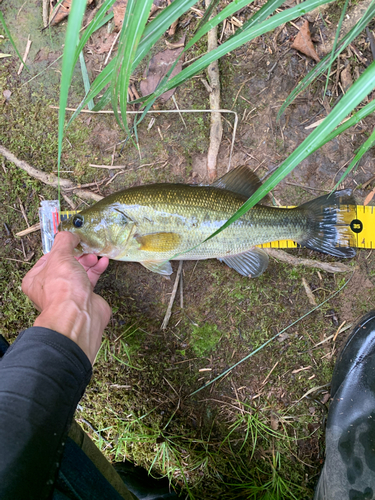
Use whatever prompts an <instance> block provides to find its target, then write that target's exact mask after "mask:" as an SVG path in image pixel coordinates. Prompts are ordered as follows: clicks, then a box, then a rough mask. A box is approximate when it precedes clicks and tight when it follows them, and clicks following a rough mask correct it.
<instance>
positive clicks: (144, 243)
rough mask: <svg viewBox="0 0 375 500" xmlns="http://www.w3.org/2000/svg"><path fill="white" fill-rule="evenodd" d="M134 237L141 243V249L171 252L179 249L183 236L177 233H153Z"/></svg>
mask: <svg viewBox="0 0 375 500" xmlns="http://www.w3.org/2000/svg"><path fill="white" fill-rule="evenodd" d="M134 238H135V239H136V240H137V242H138V243H139V244H140V246H141V247H140V250H143V251H144V252H170V251H174V250H176V249H177V247H178V245H179V243H180V241H181V236H180V235H179V234H177V233H152V234H145V235H144V236H140V235H138V234H136V235H135V236H134Z"/></svg>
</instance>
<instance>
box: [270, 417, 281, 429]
mask: <svg viewBox="0 0 375 500" xmlns="http://www.w3.org/2000/svg"><path fill="white" fill-rule="evenodd" d="M270 420H271V429H273V430H274V431H277V429H278V428H279V417H278V416H277V415H275V414H274V413H271V419H270Z"/></svg>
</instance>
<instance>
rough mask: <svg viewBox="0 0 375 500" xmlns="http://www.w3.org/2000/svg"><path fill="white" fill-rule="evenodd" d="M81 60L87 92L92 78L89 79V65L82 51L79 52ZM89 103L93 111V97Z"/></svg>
mask: <svg viewBox="0 0 375 500" xmlns="http://www.w3.org/2000/svg"><path fill="white" fill-rule="evenodd" d="M79 62H80V65H81V73H82V80H83V85H84V87H85V91H86V94H87V93H88V92H89V90H90V79H89V75H88V73H87V67H86V63H85V58H84V57H83V52H81V53H80V54H79ZM87 104H88V108H89V110H90V111H92V110H93V109H94V101H93V100H92V99H91V100H90V101H89V102H88V103H87Z"/></svg>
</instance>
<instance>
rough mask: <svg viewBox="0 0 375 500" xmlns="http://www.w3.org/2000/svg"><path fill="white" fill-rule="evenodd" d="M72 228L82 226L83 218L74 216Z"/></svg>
mask: <svg viewBox="0 0 375 500" xmlns="http://www.w3.org/2000/svg"><path fill="white" fill-rule="evenodd" d="M73 226H74V227H77V228H78V227H82V226H83V217H82V215H79V214H77V215H75V216H74V217H73Z"/></svg>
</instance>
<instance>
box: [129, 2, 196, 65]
mask: <svg viewBox="0 0 375 500" xmlns="http://www.w3.org/2000/svg"><path fill="white" fill-rule="evenodd" d="M195 3H196V0H174V2H173V3H171V4H170V5H169V6H168V7H166V8H165V9H164V10H163V11H162V12H161V13H160V14H158V16H157V17H156V18H155V19H153V20H152V21H151V22H150V23H148V24H147V26H146V28H145V30H144V33H143V36H142V39H141V41H140V42H139V46H138V49H137V54H136V56H135V58H134V64H133V71H134V70H135V68H136V67H137V66H138V64H139V63H140V62H141V61H142V59H143V58H144V57H145V56H146V55H147V54H148V53H149V51H150V50H151V48H152V47H153V46H154V45H155V43H156V42H157V40H159V38H160V37H161V36H163V35H164V33H165V31H166V30H167V29H168V28H169V26H170V25H171V24H172V23H173V22H174V21H175V20H176V19H178V18H179V17H181V16H182V15H183V14H185V12H187V11H188V10H189V9H190V7H192V6H193V5H194V4H195Z"/></svg>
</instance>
